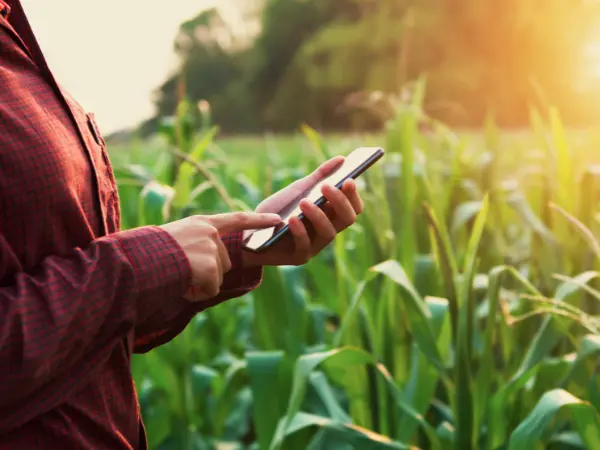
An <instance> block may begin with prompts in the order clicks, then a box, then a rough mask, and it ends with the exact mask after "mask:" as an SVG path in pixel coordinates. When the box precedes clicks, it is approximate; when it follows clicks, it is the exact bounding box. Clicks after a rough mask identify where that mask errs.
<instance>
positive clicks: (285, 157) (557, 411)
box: [111, 84, 600, 450]
mask: <svg viewBox="0 0 600 450" xmlns="http://www.w3.org/2000/svg"><path fill="white" fill-rule="evenodd" d="M421 97H422V86H421V85H419V84H417V85H416V86H415V87H414V89H413V95H412V96H411V97H410V98H411V100H410V101H408V102H407V101H404V102H398V103H396V104H395V105H394V109H393V114H391V115H390V117H389V119H388V122H387V126H386V128H385V130H384V132H383V133H382V134H380V135H373V136H344V137H332V138H331V139H330V138H329V137H321V136H320V135H319V134H317V133H316V132H315V131H314V130H312V129H311V128H309V127H304V128H303V130H302V131H303V132H302V133H301V134H299V135H298V136H293V137H288V138H285V139H281V138H277V137H272V136H265V137H264V139H260V140H256V139H254V141H252V142H250V140H246V141H244V139H221V138H220V137H219V136H218V129H217V128H216V127H212V126H211V124H210V120H209V118H206V117H204V119H203V120H204V122H203V127H202V129H201V131H200V132H194V131H192V130H193V128H194V127H193V126H192V125H193V124H192V121H193V119H192V118H191V117H193V115H192V114H191V113H190V111H192V110H193V108H192V105H189V104H187V103H186V102H185V101H184V102H182V104H181V105H180V109H179V111H178V116H177V119H176V120H175V121H173V123H170V124H165V125H164V128H163V129H162V135H163V139H162V140H161V141H159V143H158V144H154V145H151V144H149V143H143V142H136V143H132V144H131V145H129V146H128V148H127V149H120V148H113V149H111V154H112V158H113V161H114V164H115V173H116V175H117V178H118V183H119V191H120V198H121V205H122V210H123V213H122V221H123V227H124V228H131V227H136V226H142V225H149V224H160V223H163V222H165V221H168V220H175V219H178V218H181V217H183V216H185V215H189V214H211V213H216V212H223V211H230V210H232V209H239V210H244V209H248V210H249V209H252V208H253V207H254V206H255V205H256V204H258V203H259V202H260V201H261V200H262V199H263V198H264V197H265V196H268V195H269V194H270V193H272V192H275V191H277V190H278V189H280V188H282V187H283V186H285V185H287V184H288V183H291V182H293V181H294V180H296V179H298V178H300V177H302V176H304V175H305V174H307V173H309V172H310V171H312V170H313V169H314V168H316V167H317V165H318V164H319V163H321V162H322V161H324V160H325V159H327V158H328V157H330V156H333V155H336V154H340V153H341V154H347V153H349V152H350V151H351V150H353V149H354V148H355V147H359V146H365V145H378V146H382V147H383V148H385V150H386V156H385V157H384V159H383V160H382V162H380V163H378V164H376V165H375V166H374V167H373V168H372V169H371V170H369V171H368V172H367V174H365V176H364V178H363V179H362V181H361V183H360V189H361V191H362V195H363V198H364V200H365V213H364V214H363V215H361V216H360V218H359V221H358V223H357V224H356V225H355V226H354V227H352V228H351V229H349V230H347V231H345V232H344V233H343V234H341V235H340V236H339V237H338V238H337V239H336V240H335V242H334V243H333V244H332V245H331V246H330V247H329V248H327V249H326V251H324V252H323V253H322V254H320V255H319V256H318V257H317V258H315V259H314V260H313V261H311V262H310V263H309V264H307V265H305V266H302V267H277V268H271V267H270V268H267V269H265V273H264V280H263V283H262V285H261V286H260V287H259V288H258V289H257V290H255V291H254V292H252V293H250V294H248V295H246V296H244V297H243V298H240V299H236V300H232V301H230V302H226V303H224V304H222V305H219V306H217V307H214V308H211V309H208V310H206V311H204V312H202V313H200V314H198V315H197V316H196V317H195V319H194V320H193V322H192V323H190V325H189V326H188V327H187V328H186V329H185V331H184V332H183V333H182V334H181V335H180V336H178V337H177V338H176V339H175V340H173V341H172V342H170V343H168V344H166V345H164V346H162V347H160V348H158V349H156V350H154V351H152V352H150V353H148V354H145V355H135V357H134V360H133V363H132V369H133V373H134V378H135V381H136V385H137V389H138V395H139V399H140V404H141V408H142V414H143V416H144V420H145V423H146V428H147V434H148V438H149V441H150V446H151V448H152V449H177V450H188V449H219V450H225V449H227V450H237V449H239V450H241V449H256V450H258V449H260V450H305V449H310V450H319V449H327V450H337V449H339V450H345V449H361V450H362V449H364V450H368V449H409V448H410V449H431V450H441V449H444V450H445V449H456V450H469V449H481V450H499V449H508V450H516V449H526V450H533V449H538V448H539V449H543V448H549V449H583V448H585V449H600V376H599V374H598V369H599V368H600V365H599V362H600V358H599V356H600V332H599V329H600V321H599V320H598V317H599V315H598V312H599V311H600V308H599V307H600V303H599V302H600V285H599V283H598V278H599V276H600V272H598V269H599V262H600V243H599V241H598V240H597V236H598V233H599V231H600V224H599V217H600V216H599V215H598V212H599V208H598V193H599V188H600V166H598V165H596V161H597V160H599V159H600V155H598V154H597V152H595V150H596V149H597V148H598V144H600V135H598V134H594V133H593V132H586V131H574V130H571V131H569V130H565V129H563V126H562V124H561V120H560V116H559V113H558V111H556V110H553V109H551V108H549V109H548V110H547V111H536V110H532V112H531V130H529V131H527V132H515V133H505V132H502V131H500V130H498V129H497V128H496V127H495V126H494V123H493V121H492V120H489V121H488V122H487V124H486V125H485V129H484V130H483V131H482V132H478V133H471V134H469V133H458V132H454V131H453V130H450V129H448V128H447V127H445V126H444V125H443V124H440V123H436V122H435V121H433V120H431V119H429V118H428V117H427V116H426V115H425V114H424V113H423V111H422V109H421V107H420V99H421ZM423 123H426V124H427V127H428V129H429V131H427V132H423V131H420V130H422V125H423Z"/></svg>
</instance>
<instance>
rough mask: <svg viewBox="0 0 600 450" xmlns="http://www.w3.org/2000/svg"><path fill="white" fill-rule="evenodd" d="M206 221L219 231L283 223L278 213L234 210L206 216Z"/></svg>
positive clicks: (240, 229)
mask: <svg viewBox="0 0 600 450" xmlns="http://www.w3.org/2000/svg"><path fill="white" fill-rule="evenodd" d="M205 219H206V221H207V222H209V223H210V224H211V225H212V226H213V227H215V228H216V229H217V230H219V233H221V234H226V233H235V232H237V231H244V230H259V229H261V228H269V227H274V226H275V225H279V224H280V223H281V217H279V216H278V215H277V214H269V213H253V212H233V213H225V214H214V215H212V216H206V217H205Z"/></svg>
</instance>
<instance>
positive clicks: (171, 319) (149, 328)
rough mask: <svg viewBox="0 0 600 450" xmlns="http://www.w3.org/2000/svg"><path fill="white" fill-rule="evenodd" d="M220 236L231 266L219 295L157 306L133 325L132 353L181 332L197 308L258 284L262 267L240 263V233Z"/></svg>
mask: <svg viewBox="0 0 600 450" xmlns="http://www.w3.org/2000/svg"><path fill="white" fill-rule="evenodd" d="M222 239H223V242H224V243H225V245H226V246H227V250H228V253H229V257H230V259H231V263H232V269H231V270H230V271H229V272H227V273H226V274H225V276H224V278H223V284H222V286H221V291H220V292H219V295H217V296H216V297H214V298H212V299H210V300H207V301H203V302H197V303H188V302H185V303H181V304H179V310H177V309H175V308H168V309H167V308H160V309H159V310H158V311H157V312H156V313H155V314H154V315H152V316H150V317H149V318H148V319H147V320H146V321H145V322H144V323H142V324H139V325H137V326H136V328H135V337H136V341H135V342H136V343H135V349H134V351H135V352H136V353H146V352H148V351H150V350H152V349H153V348H155V347H157V346H160V345H163V344H165V343H166V342H169V341H170V340H171V339H173V338H174V337H176V336H177V335H178V334H179V333H181V331H183V329H184V328H185V327H186V326H187V324H188V323H189V322H190V320H192V318H193V317H194V316H195V315H196V314H198V313H199V312H201V311H204V310H205V309H207V308H211V307H213V306H216V305H218V304H220V303H223V302H224V301H227V300H230V299H233V298H237V297H241V296H243V295H245V294H247V293H248V292H250V291H252V290H253V289H255V288H256V287H258V286H259V285H260V283H261V281H262V273H263V269H262V267H260V266H256V267H251V268H247V267H245V266H244V262H243V260H242V255H243V253H242V249H241V242H242V237H241V233H235V234H231V235H227V236H223V238H222Z"/></svg>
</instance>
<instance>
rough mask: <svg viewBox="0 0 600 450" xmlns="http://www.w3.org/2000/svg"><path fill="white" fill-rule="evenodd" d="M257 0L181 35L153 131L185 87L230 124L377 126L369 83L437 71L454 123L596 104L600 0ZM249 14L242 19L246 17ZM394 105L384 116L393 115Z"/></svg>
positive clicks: (437, 89) (200, 21)
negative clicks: (233, 17) (594, 49)
mask: <svg viewBox="0 0 600 450" xmlns="http://www.w3.org/2000/svg"><path fill="white" fill-rule="evenodd" d="M259 3H260V5H259V7H258V8H254V9H251V8H253V7H255V6H256V2H254V1H251V0H245V1H240V2H238V4H237V5H236V6H237V7H238V8H239V9H240V10H242V11H246V12H245V17H246V20H248V21H249V22H250V23H252V24H256V25H257V28H258V30H259V31H258V32H257V33H254V34H253V33H252V32H243V31H240V25H239V24H236V25H235V28H234V26H233V25H232V24H229V23H227V22H225V21H224V20H223V18H222V17H221V15H220V13H219V10H217V9H210V10H207V11H203V12H201V13H199V14H198V15H197V16H196V17H193V18H191V19H190V20H188V21H187V22H185V23H184V24H182V25H181V27H180V30H179V33H178V35H177V36H176V39H175V49H176V51H177V54H178V56H179V58H180V61H181V65H180V68H179V71H178V72H177V73H175V74H174V75H172V76H171V77H170V78H169V79H167V80H166V81H165V82H164V83H163V85H162V86H160V87H159V89H158V91H157V97H156V105H157V117H155V118H154V119H152V120H150V121H149V122H147V123H146V124H145V125H144V126H143V127H142V130H143V132H144V133H151V132H152V131H156V129H157V128H158V124H159V123H160V122H161V120H162V119H163V118H164V117H169V116H171V115H174V114H175V110H176V107H177V104H178V103H179V101H180V99H181V98H182V96H183V95H184V94H185V96H187V97H188V98H189V99H190V100H191V101H192V103H193V104H196V103H197V102H198V101H200V100H207V101H208V102H209V103H210V104H211V105H212V108H213V112H214V118H215V121H216V122H217V123H219V124H220V125H221V126H222V128H223V130H225V131H227V132H253V131H259V130H264V129H270V130H279V131H291V130H295V129H297V128H298V127H299V126H300V125H301V124H302V123H308V124H310V125H311V126H312V127H314V128H318V129H320V130H340V129H343V130H355V129H357V130H373V129H378V128H379V127H380V126H381V124H382V117H380V115H379V114H373V111H370V110H369V105H368V103H367V102H365V98H364V97H365V95H366V94H365V93H368V92H373V91H381V92H386V93H392V92H399V91H400V90H401V88H402V87H403V86H404V85H405V83H406V82H407V81H410V80H414V79H416V78H418V77H419V76H421V75H423V74H426V75H427V76H428V91H427V98H426V101H425V103H424V107H425V109H426V111H427V112H428V113H429V114H430V115H432V116H433V117H435V118H437V119H438V120H443V121H444V122H446V123H448V124H450V125H453V126H469V127H471V126H476V127H479V126H481V124H482V123H483V122H484V121H485V119H486V118H487V117H489V116H492V117H494V118H495V120H496V121H497V123H499V124H501V125H503V126H510V127H523V126H526V125H527V123H528V120H529V105H531V104H535V105H538V106H539V107H543V108H547V107H548V106H549V104H552V105H556V106H557V107H559V109H560V110H561V111H562V114H563V120H566V121H567V123H569V124H589V122H590V120H591V119H592V118H597V117H598V108H597V98H598V97H597V95H598V80H597V68H598V64H599V63H600V61H598V60H592V61H590V60H589V57H587V56H586V53H585V49H586V45H588V44H589V43H590V41H591V40H592V41H593V39H594V37H593V36H594V35H597V32H595V31H594V30H596V29H597V28H598V22H597V17H598V15H597V13H598V4H597V3H596V2H582V1H575V2H573V1H571V0H554V1H540V0H507V1H504V2H503V3H502V7H499V6H498V3H497V2H495V1H492V0H437V1H433V0H424V1H419V2H414V1H408V0H377V1H375V0H367V1H364V0H362V1H359V0H260V2H259ZM242 28H243V27H242ZM385 119H387V117H385V118H384V119H383V120H385Z"/></svg>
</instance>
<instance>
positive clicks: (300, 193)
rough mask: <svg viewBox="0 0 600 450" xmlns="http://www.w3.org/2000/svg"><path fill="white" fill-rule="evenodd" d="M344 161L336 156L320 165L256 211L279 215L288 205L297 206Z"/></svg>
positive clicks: (265, 201)
mask: <svg viewBox="0 0 600 450" xmlns="http://www.w3.org/2000/svg"><path fill="white" fill-rule="evenodd" d="M344 161H345V158H344V157H343V156H336V157H334V158H331V159H329V160H328V161H326V162H324V163H323V164H321V165H320V166H319V167H318V168H317V169H316V170H314V171H313V172H312V173H311V174H310V175H307V176H305V177H303V178H301V179H299V180H297V181H295V182H293V183H292V184H290V185H289V186H287V187H285V188H283V189H282V190H281V191H279V192H277V193H275V194H274V195H272V196H271V197H269V198H268V199H266V200H264V201H263V202H261V203H260V205H258V207H257V208H256V210H257V211H260V212H277V213H279V212H281V211H283V210H284V209H285V208H287V207H289V206H290V205H292V209H293V207H294V205H297V204H298V202H299V201H300V200H301V199H302V198H304V197H306V196H308V195H309V194H310V191H311V190H312V189H313V188H314V187H315V186H317V184H318V183H319V182H321V181H322V180H324V179H325V178H327V177H329V176H331V175H333V174H334V173H335V171H336V170H338V169H339V168H340V167H341V166H342V164H343V163H344Z"/></svg>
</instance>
